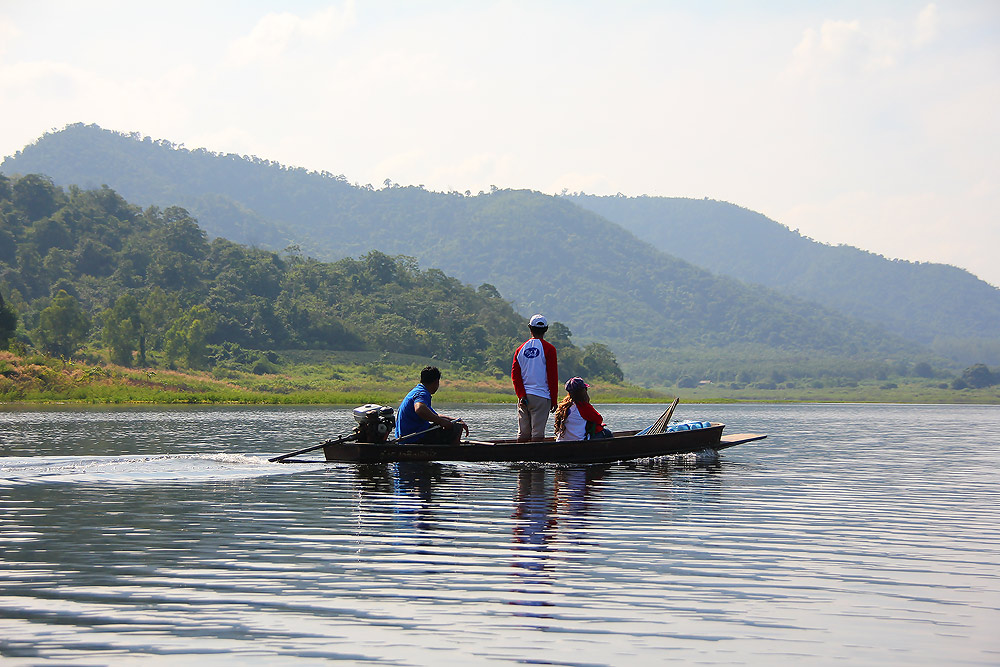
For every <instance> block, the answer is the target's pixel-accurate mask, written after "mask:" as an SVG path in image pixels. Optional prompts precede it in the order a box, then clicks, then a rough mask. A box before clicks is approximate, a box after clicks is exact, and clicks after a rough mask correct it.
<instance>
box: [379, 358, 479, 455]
mask: <svg viewBox="0 0 1000 667" xmlns="http://www.w3.org/2000/svg"><path fill="white" fill-rule="evenodd" d="M440 386H441V371H440V370H438V368H437V367H436V366H426V367H425V368H424V369H423V370H422V371H420V384H418V385H417V386H416V387H414V388H413V389H411V390H410V393H409V394H407V395H406V398H404V399H403V402H402V403H400V404H399V410H398V411H397V412H398V414H397V416H396V440H399V441H402V442H404V443H407V444H412V443H416V442H421V443H425V444H458V441H459V440H461V439H462V430H463V429H464V430H465V435H469V426H468V425H467V424H466V423H465V422H463V421H462V420H461V419H452V418H451V417H446V416H444V415H439V414H438V413H436V412H434V409H433V408H432V407H431V394H433V393H434V392H436V391H437V390H438V388H439V387H440ZM434 426H439V427H440V428H435V429H434V430H433V431H430V432H429V433H421V432H422V431H426V430H428V429H430V428H433V427H434ZM413 433H420V435H411V434H413ZM407 436H410V437H407Z"/></svg>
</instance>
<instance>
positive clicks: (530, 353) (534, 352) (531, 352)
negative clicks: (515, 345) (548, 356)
mask: <svg viewBox="0 0 1000 667" xmlns="http://www.w3.org/2000/svg"><path fill="white" fill-rule="evenodd" d="M541 353H542V351H541V350H539V349H538V348H537V347H529V348H528V349H527V350H525V351H524V356H526V357H527V358H528V359H534V358H535V357H537V356H538V355H539V354H541Z"/></svg>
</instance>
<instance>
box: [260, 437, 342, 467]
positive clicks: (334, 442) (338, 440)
mask: <svg viewBox="0 0 1000 667" xmlns="http://www.w3.org/2000/svg"><path fill="white" fill-rule="evenodd" d="M357 439H358V434H357V433H351V434H350V435H345V436H342V437H340V438H336V439H334V440H327V441H326V442H324V443H322V444H319V445H313V446H312V447H306V448H305V449H300V450H299V451H297V452H291V453H289V454H282V455H281V456H275V457H274V458H273V459H268V461H269V462H270V463H278V462H280V461H284V460H285V459H290V458H292V457H293V456H298V455H299V454H305V453H306V452H314V451H316V450H317V449H321V448H323V447H326V446H327V445H339V444H340V443H342V442H350V441H351V440H357Z"/></svg>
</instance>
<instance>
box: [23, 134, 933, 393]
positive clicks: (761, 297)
mask: <svg viewBox="0 0 1000 667" xmlns="http://www.w3.org/2000/svg"><path fill="white" fill-rule="evenodd" d="M4 169H5V170H6V171H7V172H8V173H14V172H20V173H27V172H29V171H42V172H45V173H47V174H49V175H50V176H52V177H53V178H54V179H56V180H57V181H58V182H60V183H64V184H69V183H74V182H79V183H84V184H88V185H90V186H95V187H96V186H97V185H99V184H100V183H109V184H111V185H113V186H114V187H115V188H116V189H118V190H119V191H120V192H122V193H123V194H124V195H125V196H127V197H128V198H129V199H130V200H132V201H137V202H141V203H142V204H143V205H147V204H155V205H159V206H166V205H167V204H169V203H179V204H181V205H183V206H185V207H186V208H188V209H189V210H190V211H192V213H193V214H194V215H196V216H197V217H198V218H199V220H201V222H202V223H203V224H204V225H205V228H206V230H207V231H208V232H209V233H210V234H212V235H220V236H225V237H227V238H233V239H236V240H239V241H242V242H249V243H254V244H258V245H259V246H262V247H271V248H272V249H281V248H285V247H286V245H289V244H295V245H297V246H298V247H300V249H301V250H302V251H303V252H305V253H307V254H309V255H312V256H314V257H318V258H321V259H326V260H337V259H339V258H343V257H347V256H356V255H358V254H360V253H366V252H370V251H372V250H373V249H377V250H378V251H380V256H384V255H381V253H386V254H388V255H396V254H398V255H405V256H412V257H415V258H416V259H417V260H418V261H419V262H421V263H422V264H423V265H425V266H431V267H435V268H437V269H441V270H443V271H447V272H448V273H449V274H452V275H454V276H456V277H457V278H458V279H459V280H462V281H464V282H466V283H470V284H473V285H475V284H481V283H488V284H491V285H495V286H496V289H497V290H498V291H499V292H500V293H501V294H503V295H504V296H505V297H506V298H508V299H510V300H511V301H512V303H513V305H514V307H515V308H516V309H517V311H518V312H520V313H522V314H526V315H530V314H532V313H534V312H537V311H542V312H544V313H545V314H546V315H548V316H549V317H551V318H553V319H556V320H559V321H562V322H565V323H567V324H568V325H569V326H570V327H571V328H572V330H573V331H574V333H575V334H576V335H577V336H578V337H579V338H581V339H582V340H585V341H588V342H602V343H604V345H606V346H608V347H611V348H613V349H614V350H615V352H616V353H617V354H618V355H619V357H620V359H621V360H622V362H623V367H624V368H625V369H626V370H627V371H628V372H629V375H630V377H633V378H636V379H641V380H644V381H647V382H651V383H668V382H673V381H674V380H675V379H676V378H677V377H678V371H679V369H680V367H681V365H684V364H686V363H687V362H689V361H691V358H689V357H686V356H684V355H683V354H682V353H681V350H690V349H696V350H704V351H706V352H705V354H704V355H703V356H697V357H696V359H697V361H699V362H701V366H700V368H697V369H692V374H693V375H696V376H697V375H702V374H704V373H707V372H709V371H711V370H712V368H713V367H714V366H716V365H717V364H716V363H715V361H714V359H718V358H733V357H735V356H736V354H737V352H736V351H739V350H742V349H744V348H745V347H747V346H750V347H753V348H755V349H757V348H763V349H767V350H770V351H772V352H774V353H775V354H772V355H771V359H772V360H773V363H774V364H775V367H777V368H779V369H781V370H782V372H789V370H790V368H789V364H788V363H787V362H785V361H784V360H785V359H788V358H791V357H797V358H803V357H805V358H810V359H812V360H818V363H823V364H826V365H828V366H836V365H838V364H843V363H847V362H850V363H856V364H857V365H861V366H864V365H868V364H870V362H873V361H878V362H882V361H884V360H886V359H894V360H905V361H907V362H909V363H914V362H917V361H926V360H927V359H928V358H929V357H930V356H931V355H930V354H929V352H928V351H927V350H925V349H923V348H921V347H920V346H919V345H917V344H913V343H909V342H906V341H904V340H902V339H901V338H897V337H894V336H892V335H889V334H887V333H886V331H885V330H884V329H882V328H881V327H880V326H878V325H875V324H870V323H865V322H863V321H860V320H857V319H852V318H849V317H845V316H843V315H842V314H840V313H837V312H835V311H832V310H829V309H825V308H823V307H820V306H817V305H815V304H813V303H810V302H806V301H804V300H801V299H799V298H796V297H794V296H788V295H783V294H779V293H777V292H775V291H772V290H769V289H764V288H760V287H756V286H748V285H746V284H743V283H740V282H739V281H737V280H735V279H732V278H727V277H719V276H716V275H713V274H712V273H710V272H709V271H707V270H705V269H701V268H698V267H696V266H695V265H694V264H691V263H689V262H687V261H684V260H681V259H678V258H677V257H675V256H673V255H670V254H666V253H664V252H662V251H661V250H657V249H656V248H654V247H653V246H651V245H649V244H647V243H645V242H642V241H639V240H638V239H637V238H635V237H634V236H632V235H631V234H629V233H628V232H625V231H623V230H622V228H621V227H619V226H618V225H616V224H613V223H610V222H608V221H607V220H606V219H604V218H602V217H600V216H598V215H596V214H594V213H592V212H589V211H585V210H583V209H582V208H580V207H579V206H577V205H575V204H574V203H572V202H571V201H569V200H567V199H565V198H559V197H550V196H546V195H542V194H540V193H537V192H530V191H507V190H494V191H492V192H490V193H480V194H479V195H477V196H470V195H471V193H464V194H463V193H457V192H451V193H432V192H427V191H426V190H424V189H423V188H420V187H398V186H394V185H392V184H391V183H386V184H385V186H386V187H384V188H383V189H379V190H376V189H374V188H372V187H371V186H356V185H351V184H349V183H348V182H347V181H346V179H344V178H343V177H338V176H333V175H332V174H325V173H315V172H307V171H305V170H302V169H290V168H286V167H283V166H281V165H278V164H275V163H272V162H268V161H264V160H260V159H258V158H251V157H240V156H236V155H219V154H213V153H210V152H208V151H204V150H196V151H188V150H185V149H182V148H179V147H177V146H173V145H171V144H169V143H166V142H156V141H152V140H150V139H148V138H142V137H139V136H138V135H121V134H116V133H113V132H108V131H105V130H102V129H100V128H98V127H95V126H83V125H75V126H70V127H68V128H66V129H65V130H63V131H61V132H57V133H53V134H49V135H46V136H45V137H43V138H42V139H41V140H39V141H38V142H37V143H36V144H34V145H32V146H29V147H26V148H25V150H24V151H22V152H21V153H19V154H18V155H17V156H14V157H13V158H12V159H10V160H8V161H7V162H5V163H4ZM56 231H58V230H56ZM699 243H700V244H701V245H704V246H705V247H706V248H708V249H709V251H710V250H711V248H712V246H713V241H711V240H708V241H699ZM215 244H216V242H214V241H213V242H212V248H213V250H212V252H214V253H216V255H213V257H215V256H218V258H219V259H224V258H223V255H224V253H222V250H221V248H216V245H215ZM672 249H673V248H672ZM677 250H678V253H679V254H681V255H683V256H685V257H692V255H693V253H692V252H691V249H690V248H687V247H685V248H679V249H677ZM102 252H104V250H103V248H102V247H101V246H99V245H95V247H94V248H92V249H91V250H90V253H89V255H88V256H91V255H92V256H94V257H95V261H99V259H100V257H101V256H102V254H101V253H102ZM254 252H257V253H258V254H259V255H260V257H265V256H268V255H267V253H261V252H260V251H254ZM273 257H274V260H273V261H274V262H279V261H280V262H284V263H286V264H287V265H288V270H295V271H299V272H300V274H301V277H302V279H303V280H309V279H311V278H310V276H311V273H310V272H311V271H312V269H310V262H312V260H296V261H298V262H300V265H295V264H293V262H292V259H293V258H294V257H295V256H294V255H293V256H292V257H291V258H289V257H280V258H279V257H277V256H273ZM165 261H166V264H167V265H166V266H157V267H154V268H155V271H156V275H157V276H161V277H162V278H163V279H164V280H167V279H171V276H173V277H174V278H175V279H177V280H179V279H180V278H182V277H184V276H189V275H190V274H189V273H188V272H186V271H185V270H183V267H179V266H174V265H173V264H171V263H170V262H169V261H167V260H165ZM267 261H272V260H267ZM267 261H264V260H263V259H255V260H253V262H254V264H255V265H257V266H258V270H259V272H260V273H261V275H260V276H259V277H260V278H261V279H262V280H265V282H266V278H267V272H268V268H267V266H266V264H267ZM366 261H367V260H366ZM393 261H394V262H397V264H398V260H393ZM350 262H355V264H357V263H358V261H357V260H350ZM160 263H161V264H162V263H163V262H160ZM332 266H341V267H342V268H343V267H344V266H354V265H351V264H348V265H341V264H339V263H338V264H335V265H332ZM399 266H400V270H401V271H404V272H406V271H409V270H410V269H409V268H408V267H406V266H405V265H399ZM117 270H118V269H116V271H117ZM325 270H327V269H324V271H325ZM331 270H332V269H331ZM358 270H359V271H362V272H363V271H365V270H367V269H360V268H359V269H358ZM432 270H433V269H432ZM423 275H425V278H426V279H427V280H432V277H431V276H430V275H429V274H423ZM243 278H244V276H242V275H240V279H241V281H242V279H243ZM213 279H214V278H213ZM219 282H220V284H221V286H217V287H218V290H219V291H221V292H223V293H225V294H227V296H226V297H225V299H229V298H233V299H237V301H238V302H239V303H240V304H242V305H241V308H243V310H241V311H240V312H238V313H234V312H224V311H225V309H223V308H221V307H219V304H215V303H213V302H212V301H211V295H209V297H208V298H207V300H206V301H205V303H206V305H208V306H209V307H210V309H211V310H212V311H213V312H216V313H217V314H218V315H219V317H220V322H219V327H220V328H222V329H223V330H225V331H227V333H226V339H227V340H233V341H236V342H239V343H240V344H244V342H245V340H244V339H241V338H240V336H247V335H250V334H251V333H252V334H253V336H254V340H255V341H256V342H255V343H254V345H260V344H261V342H262V341H268V342H267V344H268V345H270V344H271V343H270V342H269V341H271V340H273V335H274V334H277V333H279V329H278V328H276V326H275V323H274V322H271V321H270V317H271V314H270V312H269V311H268V310H267V308H268V306H266V305H265V304H255V302H254V301H253V300H248V299H243V298H242V297H240V296H239V295H238V288H239V282H237V283H234V282H233V281H232V280H227V279H223V278H220V281H219ZM318 284H319V285H320V286H322V281H320V282H319V283H318ZM321 288H322V287H321ZM178 289H179V288H178ZM379 289H380V288H379ZM227 290H231V291H232V292H231V293H230V292H227ZM385 296H388V293H386V294H385ZM265 301H266V299H265ZM267 303H272V302H267ZM273 303H274V306H273V307H274V308H278V307H279V305H278V303H277V302H273ZM413 310H414V311H416V310H419V307H416V306H415V307H414V308H413ZM282 312H288V311H287V310H286V311H282ZM308 312H309V313H311V315H310V316H311V317H313V318H320V320H321V319H322V318H321V313H320V312H319V311H318V310H317V309H315V308H313V309H312V310H309V311H308ZM373 314H374V315H377V316H378V318H379V321H378V326H377V327H375V329H376V330H377V331H385V332H388V333H387V335H389V336H390V337H392V336H394V335H395V336H396V337H397V338H399V336H398V335H397V334H398V333H399V332H401V331H405V326H407V325H408V326H411V327H413V326H417V327H419V326H420V325H419V324H416V323H417V322H418V320H417V319H415V318H418V317H419V313H415V312H406V313H402V312H400V313H397V314H398V315H399V317H400V318H401V320H395V319H393V318H391V317H388V314H387V313H383V312H377V311H374V310H373ZM331 316H337V314H336V313H332V314H331ZM251 320H252V326H250V327H248V328H244V329H241V330H240V331H237V329H238V328H239V327H235V328H234V327H233V326H232V323H234V322H238V323H241V324H243V323H247V322H249V321H251ZM227 322H228V323H229V324H228V325H227ZM351 324H352V322H350V321H345V320H344V318H343V317H340V316H337V319H336V320H335V321H331V322H322V321H314V320H310V322H309V326H306V327H304V328H302V327H300V328H297V332H298V335H300V336H301V337H303V338H302V340H301V344H303V345H309V344H311V343H310V342H309V341H310V336H312V335H313V334H310V333H309V332H310V331H316V330H317V327H318V328H320V329H324V327H326V328H325V329H324V331H325V333H324V334H323V336H322V337H323V338H324V339H329V338H331V337H332V338H337V337H338V336H339V337H340V340H341V343H340V344H342V345H350V344H351V336H352V335H357V333H358V332H357V329H356V328H355V327H352V326H351ZM340 326H343V327H344V330H343V331H342V332H341V331H340V330H339V329H338V327H340ZM466 326H471V324H469V325H466ZM483 326H485V327H486V328H487V329H488V330H489V326H488V325H485V324H484V325H483ZM330 327H332V328H330ZM464 330H465V329H464V328H463V329H462V331H464ZM490 333H491V334H495V333H499V332H494V331H492V330H490ZM456 338H460V337H456ZM407 340H410V341H415V342H414V343H413V344H418V345H424V344H426V343H427V342H428V341H431V340H435V341H436V339H434V338H433V336H431V337H429V338H428V337H426V336H425V337H421V336H420V335H418V336H415V337H410V338H407ZM248 344H249V343H248ZM438 344H443V345H450V343H446V342H439V341H436V342H435V343H434V345H438ZM498 349H505V348H504V346H500V347H499V348H494V352H487V353H486V354H485V356H484V357H483V361H484V362H485V363H492V361H493V360H494V357H495V354H496V353H497V350H498ZM727 350H729V351H731V352H727ZM450 353H451V354H457V355H459V356H462V355H465V354H466V353H465V351H464V350H461V349H456V350H452V351H451V352H450ZM935 363H937V361H936V360H935Z"/></svg>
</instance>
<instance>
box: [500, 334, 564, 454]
mask: <svg viewBox="0 0 1000 667" xmlns="http://www.w3.org/2000/svg"><path fill="white" fill-rule="evenodd" d="M528 329H529V330H530V331H531V338H529V339H528V340H526V341H525V342H524V343H522V344H521V347H519V348H517V351H516V352H514V363H513V364H511V368H510V379H511V381H512V382H513V383H514V393H515V394H517V440H518V442H528V441H530V440H541V439H543V438H544V437H545V422H546V421H548V418H549V413H550V412H555V410H556V405H558V403H559V370H558V365H557V362H556V348H554V347H553V346H552V344H551V343H549V342H547V341H545V340H544V339H545V332H546V331H548V330H549V322H548V320H546V319H545V316H544V315H534V316H532V318H531V320H530V321H529V322H528Z"/></svg>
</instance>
